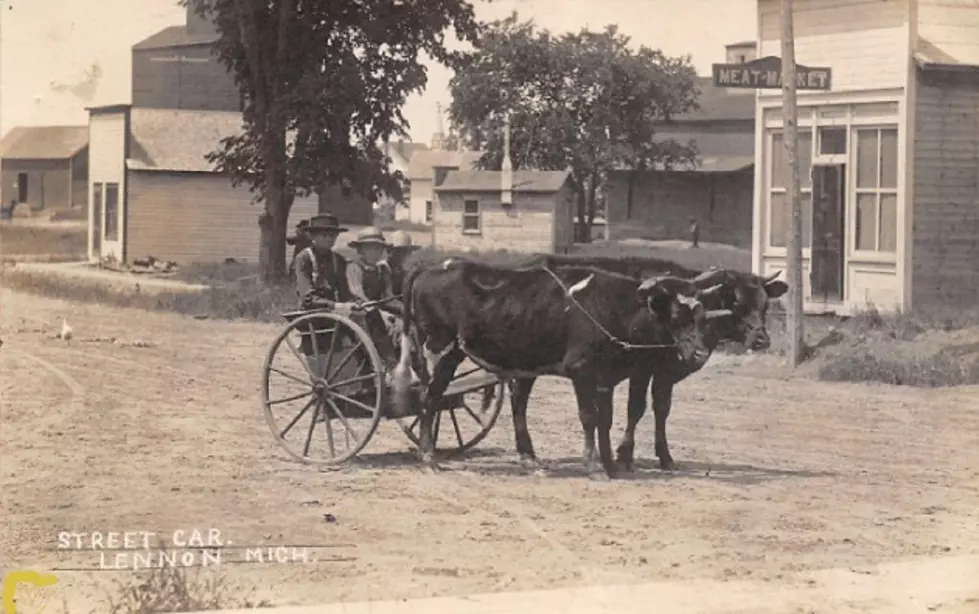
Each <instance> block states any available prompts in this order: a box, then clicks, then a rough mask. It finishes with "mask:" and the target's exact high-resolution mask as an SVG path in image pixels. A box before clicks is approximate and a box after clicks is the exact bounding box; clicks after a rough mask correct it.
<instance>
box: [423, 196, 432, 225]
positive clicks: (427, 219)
mask: <svg viewBox="0 0 979 614" xmlns="http://www.w3.org/2000/svg"><path fill="white" fill-rule="evenodd" d="M431 221H432V201H430V200H426V201H425V223H426V224H427V223H428V222H431Z"/></svg>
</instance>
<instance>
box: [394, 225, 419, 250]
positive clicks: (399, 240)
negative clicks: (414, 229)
mask: <svg viewBox="0 0 979 614" xmlns="http://www.w3.org/2000/svg"><path fill="white" fill-rule="evenodd" d="M390 247H391V248H392V249H401V250H403V251H408V252H410V251H414V250H416V249H420V248H421V246H420V245H415V244H414V243H413V242H412V240H411V234H410V233H407V232H405V231H404V230H395V231H394V232H393V233H391V245H390Z"/></svg>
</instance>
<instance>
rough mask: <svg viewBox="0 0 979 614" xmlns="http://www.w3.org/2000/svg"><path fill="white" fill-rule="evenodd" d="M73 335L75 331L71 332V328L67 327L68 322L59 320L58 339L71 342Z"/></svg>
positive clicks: (62, 319)
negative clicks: (59, 330)
mask: <svg viewBox="0 0 979 614" xmlns="http://www.w3.org/2000/svg"><path fill="white" fill-rule="evenodd" d="M74 334H75V331H73V330H71V327H70V326H68V320H66V319H65V318H61V332H60V333H58V338H59V339H61V340H62V341H71V338H72V337H73V336H74Z"/></svg>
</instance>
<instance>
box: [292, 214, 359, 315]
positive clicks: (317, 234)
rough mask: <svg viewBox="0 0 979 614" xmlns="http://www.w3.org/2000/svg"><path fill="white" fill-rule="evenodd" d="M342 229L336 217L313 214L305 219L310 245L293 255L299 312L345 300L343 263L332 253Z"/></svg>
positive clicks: (345, 278)
mask: <svg viewBox="0 0 979 614" xmlns="http://www.w3.org/2000/svg"><path fill="white" fill-rule="evenodd" d="M346 230H347V229H346V228H342V227H341V226H340V224H339V223H338V222H337V218H336V216H333V215H329V214H327V215H317V216H315V217H313V218H312V219H310V220H309V224H308V225H307V226H306V236H307V237H308V239H309V242H310V245H309V247H307V248H305V249H304V250H302V251H301V252H299V253H298V254H297V255H296V258H295V261H294V263H293V264H294V265H295V275H296V290H297V291H298V292H299V308H300V309H301V310H307V309H317V308H322V307H333V306H335V305H336V304H337V303H341V302H345V301H348V300H349V297H350V291H349V289H348V288H347V276H346V270H347V260H346V258H344V257H343V256H341V255H340V254H338V253H337V252H335V251H333V246H334V245H336V242H337V236H338V235H339V234H340V233H341V232H345V231H346Z"/></svg>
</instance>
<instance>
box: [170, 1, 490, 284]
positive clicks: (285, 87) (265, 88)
mask: <svg viewBox="0 0 979 614" xmlns="http://www.w3.org/2000/svg"><path fill="white" fill-rule="evenodd" d="M183 1H184V2H185V3H186V2H193V3H194V9H195V10H196V11H197V12H198V13H199V14H201V15H204V16H206V17H208V18H209V19H211V20H212V21H213V22H214V23H215V25H216V27H217V30H218V34H219V35H220V38H219V40H218V42H217V43H216V46H215V47H216V48H215V53H216V55H217V57H218V58H219V59H220V61H221V62H222V63H223V64H224V65H225V66H226V67H227V68H228V70H229V71H230V72H231V74H232V75H233V76H234V78H235V81H236V83H237V84H238V87H239V89H240V90H241V92H242V95H243V99H244V101H245V107H244V113H243V116H244V131H243V133H242V134H240V135H238V136H234V137H231V138H227V139H224V140H223V141H222V142H221V144H220V147H219V149H218V150H216V151H215V152H213V153H212V154H211V155H210V156H209V159H210V160H211V161H212V162H214V163H215V165H216V167H217V169H218V170H219V171H224V172H227V173H229V174H230V176H231V177H232V181H233V182H234V183H236V184H245V185H248V187H249V188H250V189H251V190H252V191H253V192H254V193H255V194H256V195H257V198H258V199H259V200H260V201H261V202H262V212H261V214H260V215H259V228H260V234H261V242H260V248H259V263H260V268H261V278H262V280H263V281H264V282H266V283H274V282H278V281H282V280H284V279H285V275H286V260H285V255H286V244H285V238H286V231H287V228H286V226H287V223H288V217H289V210H290V208H291V207H292V202H293V199H294V197H295V196H296V195H308V194H309V193H311V192H312V191H314V190H318V189H321V188H322V187H323V186H325V185H330V184H335V183H338V182H340V181H343V180H346V181H348V182H350V183H351V187H352V189H353V190H354V191H356V192H358V193H361V194H365V195H368V196H370V197H371V198H372V199H373V198H375V197H376V196H377V194H378V193H379V192H386V193H388V194H395V195H397V194H398V193H399V192H398V187H399V185H400V180H401V177H399V176H398V175H400V174H399V173H394V174H392V173H390V172H389V171H388V170H387V168H388V167H387V160H386V156H385V154H384V152H383V150H382V149H381V148H379V147H378V146H377V143H378V142H383V140H384V139H386V138H391V137H392V136H406V135H407V129H408V122H407V120H406V119H405V117H404V115H403V114H402V112H401V110H402V107H403V105H404V103H405V99H406V98H407V97H408V96H409V95H410V94H412V93H414V92H417V91H420V90H422V89H424V87H425V85H426V82H427V75H426V68H425V66H424V64H422V63H421V61H420V55H421V53H422V52H425V53H427V54H428V55H429V56H430V57H432V58H434V59H436V60H437V61H440V62H442V63H445V64H447V65H449V66H454V65H455V63H456V61H457V59H458V54H457V53H456V52H452V51H450V50H448V49H447V48H446V46H445V32H446V30H448V29H449V28H452V29H454V31H455V34H456V36H457V37H458V38H460V39H462V40H474V38H475V37H476V35H477V33H478V25H477V22H476V21H475V16H474V12H473V6H472V4H471V3H470V2H468V1H467V0H372V1H371V2H361V1H359V0H183Z"/></svg>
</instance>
